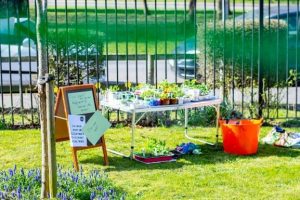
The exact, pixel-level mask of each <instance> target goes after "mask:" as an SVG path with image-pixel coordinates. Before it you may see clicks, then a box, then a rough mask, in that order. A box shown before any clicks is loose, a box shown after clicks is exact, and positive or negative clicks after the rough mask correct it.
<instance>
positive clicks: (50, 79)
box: [46, 74, 57, 198]
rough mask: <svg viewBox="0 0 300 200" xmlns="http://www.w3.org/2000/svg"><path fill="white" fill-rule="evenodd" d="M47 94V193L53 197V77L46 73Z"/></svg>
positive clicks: (54, 195)
mask: <svg viewBox="0 0 300 200" xmlns="http://www.w3.org/2000/svg"><path fill="white" fill-rule="evenodd" d="M46 79H48V81H47V82H46V94H47V135H48V163H49V194H50V198H55V197H56V193H57V167H56V145H55V135H54V134H55V131H54V127H55V126H54V94H53V80H54V78H53V77H50V76H48V74H46Z"/></svg>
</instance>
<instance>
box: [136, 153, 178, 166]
mask: <svg viewBox="0 0 300 200" xmlns="http://www.w3.org/2000/svg"><path fill="white" fill-rule="evenodd" d="M134 159H135V160H136V161H139V162H142V163H145V164H153V163H162V162H172V161H176V160H175V159H174V158H173V155H168V156H159V157H150V158H145V157H142V156H139V155H135V156H134Z"/></svg>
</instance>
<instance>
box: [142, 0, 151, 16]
mask: <svg viewBox="0 0 300 200" xmlns="http://www.w3.org/2000/svg"><path fill="white" fill-rule="evenodd" d="M143 3H144V14H145V15H150V11H149V9H148V5H147V0H143Z"/></svg>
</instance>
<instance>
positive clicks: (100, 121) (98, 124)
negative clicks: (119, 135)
mask: <svg viewBox="0 0 300 200" xmlns="http://www.w3.org/2000/svg"><path fill="white" fill-rule="evenodd" d="M110 126H111V124H110V123H109V121H108V120H107V119H106V118H105V117H103V116H102V114H101V113H100V111H96V112H95V113H94V114H93V115H92V117H91V118H90V119H89V121H88V122H87V123H86V124H85V125H84V127H83V129H82V130H83V133H84V134H85V135H86V137H87V139H88V140H89V141H90V142H91V143H92V144H93V145H95V144H97V142H98V141H99V139H100V138H101V136H102V135H103V134H104V132H105V131H106V130H107V129H109V127H110Z"/></svg>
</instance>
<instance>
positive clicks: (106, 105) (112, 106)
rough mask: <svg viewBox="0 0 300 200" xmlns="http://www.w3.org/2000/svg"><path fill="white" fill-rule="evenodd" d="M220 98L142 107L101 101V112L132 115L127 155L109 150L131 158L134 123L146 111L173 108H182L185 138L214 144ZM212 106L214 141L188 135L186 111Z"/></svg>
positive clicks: (170, 109) (217, 132) (132, 155)
mask: <svg viewBox="0 0 300 200" xmlns="http://www.w3.org/2000/svg"><path fill="white" fill-rule="evenodd" d="M221 102H222V100H221V99H219V98H214V99H209V100H202V101H197V102H188V103H184V104H174V105H159V106H146V107H142V108H135V107H132V106H127V105H124V104H121V103H117V102H116V101H114V102H108V101H105V100H104V101H101V102H100V105H101V108H102V113H103V114H104V113H105V112H106V111H107V110H119V111H122V112H125V113H129V114H131V115H132V122H131V148H130V155H129V156H127V155H125V154H123V153H121V152H117V151H114V150H110V149H108V151H109V152H111V153H114V154H117V155H121V156H124V157H129V158H133V157H134V145H135V137H134V136H135V126H136V124H137V123H138V122H139V121H140V120H141V119H142V118H143V116H144V115H145V114H146V113H150V112H162V111H175V110H184V113H185V114H184V116H185V119H184V126H185V130H184V135H185V137H186V138H188V139H190V140H196V141H198V142H202V143H206V144H209V145H215V144H217V143H218V137H219V124H218V119H219V117H220V104H221ZM206 106H210V107H214V108H215V110H216V143H215V144H213V143H210V142H207V141H204V140H200V139H196V138H193V137H191V136H189V135H188V111H189V109H192V108H200V107H206ZM138 113H140V114H141V115H140V116H139V117H138V118H137V116H136V115H137V114H138Z"/></svg>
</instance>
